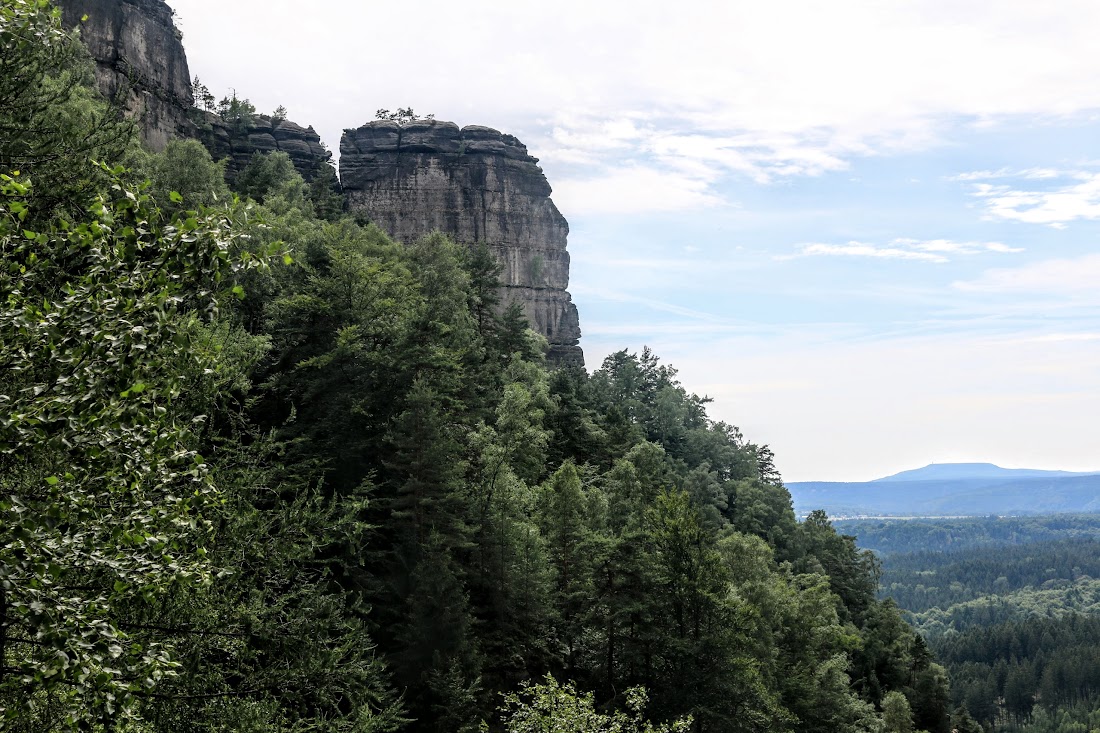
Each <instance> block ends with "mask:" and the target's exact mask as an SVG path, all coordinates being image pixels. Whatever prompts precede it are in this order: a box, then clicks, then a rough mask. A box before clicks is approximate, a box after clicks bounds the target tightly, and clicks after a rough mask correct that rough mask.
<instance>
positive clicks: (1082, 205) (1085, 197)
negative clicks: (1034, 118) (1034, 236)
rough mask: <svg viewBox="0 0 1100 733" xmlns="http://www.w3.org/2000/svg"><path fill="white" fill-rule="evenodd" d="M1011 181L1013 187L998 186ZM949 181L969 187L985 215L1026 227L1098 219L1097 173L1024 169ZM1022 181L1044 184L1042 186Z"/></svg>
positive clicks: (1099, 177)
mask: <svg viewBox="0 0 1100 733" xmlns="http://www.w3.org/2000/svg"><path fill="white" fill-rule="evenodd" d="M1006 179H1010V180H1011V179H1014V180H1015V181H1016V182H1017V183H1016V184H1015V185H1013V184H1009V183H999V182H997V181H1002V180H1006ZM953 180H956V181H962V182H967V183H971V184H972V186H973V187H972V189H971V195H972V196H974V197H975V198H978V199H979V200H981V201H982V204H983V205H984V207H985V210H986V215H987V216H988V217H989V218H992V219H1005V220H1009V221H1019V222H1024V223H1028V224H1046V225H1048V226H1051V227H1054V228H1056V229H1062V228H1064V227H1066V226H1067V225H1068V224H1069V223H1070V222H1072V221H1075V220H1078V219H1100V172H1098V171H1094V170H1058V169H1054V168H1028V169H1024V170H1019V171H1011V170H1007V169H1002V170H998V171H974V172H971V173H963V174H961V175H958V176H955V177H954V178H953ZM1023 181H1048V182H1052V183H1054V184H1055V185H1053V186H1050V187H1042V186H1036V185H1027V186H1025V185H1022V182H1023Z"/></svg>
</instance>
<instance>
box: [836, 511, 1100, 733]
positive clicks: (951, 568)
mask: <svg viewBox="0 0 1100 733" xmlns="http://www.w3.org/2000/svg"><path fill="white" fill-rule="evenodd" d="M844 526H845V527H846V528H847V529H849V530H850V531H853V532H855V533H857V534H858V536H859V540H860V544H861V545H862V544H868V545H871V546H874V547H876V548H878V549H880V550H893V552H890V554H886V555H885V556H884V560H883V566H882V588H881V594H882V595H883V596H884V597H888V598H889V599H891V601H893V602H896V603H897V604H898V606H899V607H901V608H902V609H905V615H906V617H907V618H908V620H909V621H910V622H911V623H912V624H913V625H914V626H915V627H916V628H917V630H918V631H919V632H920V633H922V635H924V636H925V638H927V639H928V643H929V646H930V648H931V650H932V651H933V652H934V654H935V656H936V658H937V659H938V660H939V661H940V662H942V663H943V664H944V665H945V667H946V668H947V670H948V673H949V675H950V679H951V687H952V698H953V705H955V706H956V707H962V708H965V709H966V710H967V711H968V713H969V714H970V715H971V716H972V717H973V718H975V719H976V720H977V721H978V722H980V723H982V724H984V725H986V726H988V727H992V728H995V729H996V730H1003V731H1026V732H1027V733H1088V732H1089V731H1092V730H1096V729H1097V728H1098V726H1100V717H1098V715H1097V713H1096V710H1097V701H1098V700H1100V580H1097V578H1100V517H1098V516H1096V515H1091V516H1090V515H1072V516H1051V517H1028V518H1010V517H1006V518H1001V519H997V518H985V519H973V520H927V521H917V520H907V521H895V522H852V523H845V525H844ZM865 537H866V539H865ZM921 537H924V538H927V539H926V542H925V544H923V546H924V547H927V548H929V549H922V550H920V551H918V552H898V551H897V550H898V549H899V548H901V549H903V550H904V549H908V548H910V547H922V542H921V540H920V538H921ZM937 547H938V548H940V549H933V548H937ZM943 548H950V549H946V550H945V549H943Z"/></svg>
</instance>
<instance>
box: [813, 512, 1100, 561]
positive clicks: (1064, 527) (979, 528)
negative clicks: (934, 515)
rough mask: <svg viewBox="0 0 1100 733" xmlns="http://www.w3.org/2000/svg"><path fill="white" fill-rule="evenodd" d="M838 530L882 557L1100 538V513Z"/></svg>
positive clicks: (858, 524)
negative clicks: (852, 536) (853, 536)
mask: <svg viewBox="0 0 1100 733" xmlns="http://www.w3.org/2000/svg"><path fill="white" fill-rule="evenodd" d="M833 526H835V527H836V528H837V531H839V532H843V533H845V534H851V535H858V537H859V546H860V547H862V548H864V549H867V550H874V551H875V552H876V553H878V554H880V555H892V554H895V553H902V552H930V551H938V550H945V551H954V550H962V549H967V548H970V547H999V546H1004V545H1026V544H1030V543H1032V542H1043V541H1047V540H1063V539H1071V538H1098V537H1100V514H1048V515H1039V516H1023V517H960V518H958V519H885V520H884V519H846V520H839V521H835V522H834V523H833Z"/></svg>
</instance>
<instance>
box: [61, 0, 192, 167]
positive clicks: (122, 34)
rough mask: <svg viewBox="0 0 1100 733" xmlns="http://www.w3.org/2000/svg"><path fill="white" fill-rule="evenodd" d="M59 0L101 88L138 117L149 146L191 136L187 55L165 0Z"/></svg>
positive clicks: (156, 147) (69, 25)
mask: <svg viewBox="0 0 1100 733" xmlns="http://www.w3.org/2000/svg"><path fill="white" fill-rule="evenodd" d="M58 5H59V7H60V8H61V15H62V20H63V22H64V24H65V26H66V27H67V28H75V27H78V28H80V36H81V40H82V41H83V42H84V45H85V46H87V47H88V50H89V52H90V53H91V55H92V58H94V59H95V62H96V80H97V82H98V83H99V87H100V90H101V91H102V92H103V93H104V95H105V96H106V97H107V98H108V99H117V100H118V102H119V103H120V104H121V105H122V106H123V108H124V109H125V110H126V112H127V113H128V114H130V115H132V116H134V118H136V119H140V121H141V129H142V134H143V137H144V138H145V141H146V143H148V145H149V146H150V147H151V148H153V149H154V150H163V149H164V146H165V145H167V144H168V141H169V140H171V139H172V138H174V137H193V136H194V133H195V126H194V123H193V122H192V120H191V116H190V110H191V108H192V105H193V98H192V95H191V76H190V74H189V72H188V68H187V55H186V54H185V53H184V50H183V42H182V36H181V35H180V33H179V31H178V30H177V29H176V26H175V24H174V23H173V22H172V15H173V13H172V9H171V8H170V7H168V5H166V4H165V3H164V2H162V0H58ZM85 15H86V16H88V19H87V20H86V21H82V20H81V19H82V18H83V17H84V16H85Z"/></svg>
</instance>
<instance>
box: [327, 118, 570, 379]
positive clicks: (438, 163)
mask: <svg viewBox="0 0 1100 733" xmlns="http://www.w3.org/2000/svg"><path fill="white" fill-rule="evenodd" d="M537 163H538V159H536V158H533V157H531V156H530V155H528V154H527V148H526V147H524V145H523V144H522V143H520V141H519V140H517V139H516V138H514V137H512V136H511V135H504V134H501V133H500V132H497V131H496V130H493V129H490V128H488V127H480V126H469V127H464V128H462V129H459V127H458V126H457V125H455V124H454V123H453V122H440V121H436V120H422V121H417V122H410V123H407V124H404V125H399V124H397V123H396V122H390V121H383V120H380V121H375V122H371V123H370V124H367V125H364V126H363V127H360V128H359V129H356V130H346V131H345V132H344V137H343V139H342V140H341V141H340V180H341V183H342V185H343V188H344V192H345V194H346V195H347V200H348V207H349V209H350V210H351V211H353V212H355V213H358V214H361V215H362V216H364V217H365V218H367V219H369V220H370V221H372V222H374V223H375V224H377V225H378V226H379V227H380V228H382V229H383V230H384V231H386V232H387V233H389V234H390V235H391V236H392V237H393V238H394V239H397V240H398V241H401V242H410V241H414V240H416V239H418V238H420V237H422V236H424V235H425V234H428V233H429V232H432V231H434V230H439V231H441V232H444V233H445V234H447V235H449V236H451V237H453V238H454V239H455V240H456V241H459V242H463V243H466V244H475V243H480V242H484V243H486V244H488V245H489V247H490V249H491V250H492V251H493V253H494V254H495V255H496V257H497V259H498V260H499V261H500V262H501V264H502V265H503V268H504V270H503V274H502V293H501V295H502V297H501V300H502V302H503V303H504V304H505V305H506V304H508V303H509V302H511V301H519V302H520V303H521V304H522V305H523V308H524V311H525V312H526V314H527V318H528V320H530V322H531V326H532V328H534V329H535V330H536V331H538V332H539V333H541V334H542V335H544V336H545V337H546V338H547V340H548V341H549V342H550V347H551V351H550V358H551V360H552V361H553V362H554V363H557V364H581V365H583V363H584V355H583V354H582V352H581V349H580V347H579V346H578V345H577V342H578V340H579V339H580V335H581V332H580V321H579V318H578V316H577V307H576V306H575V305H573V302H572V300H571V298H570V295H569V293H568V292H567V291H566V288H567V287H568V286H569V253H568V252H567V251H566V237H567V235H568V234H569V224H568V223H567V222H566V221H565V218H564V217H563V216H562V215H561V213H559V212H558V209H557V207H556V206H554V202H553V201H551V200H550V192H551V191H550V184H549V183H547V181H546V176H544V175H543V172H542V169H541V168H539V167H538V165H537Z"/></svg>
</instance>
